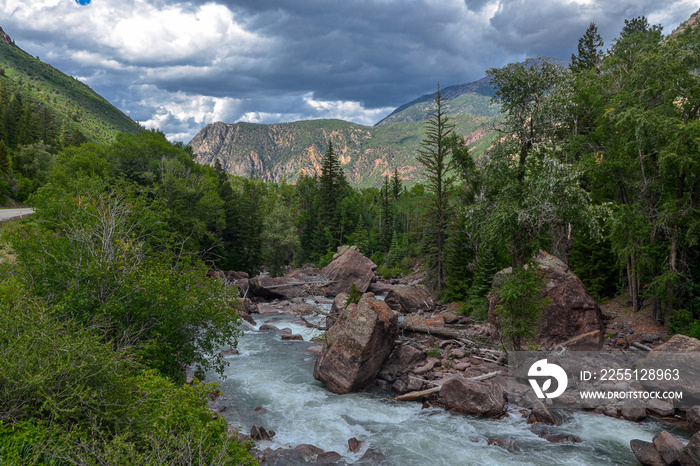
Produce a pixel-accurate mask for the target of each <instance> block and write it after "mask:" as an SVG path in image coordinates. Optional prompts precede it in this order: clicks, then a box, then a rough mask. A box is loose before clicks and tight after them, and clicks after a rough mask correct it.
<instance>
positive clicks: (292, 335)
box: [282, 333, 304, 341]
mask: <svg viewBox="0 0 700 466" xmlns="http://www.w3.org/2000/svg"><path fill="white" fill-rule="evenodd" d="M282 340H283V341H303V340H304V337H302V336H301V335H299V334H298V333H290V334H282Z"/></svg>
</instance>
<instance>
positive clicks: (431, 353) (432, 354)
mask: <svg viewBox="0 0 700 466" xmlns="http://www.w3.org/2000/svg"><path fill="white" fill-rule="evenodd" d="M428 357H429V358H442V352H441V351H440V346H438V344H437V343H435V344H434V345H433V346H431V347H430V349H429V350H428Z"/></svg>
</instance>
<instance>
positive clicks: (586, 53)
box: [570, 23, 603, 71]
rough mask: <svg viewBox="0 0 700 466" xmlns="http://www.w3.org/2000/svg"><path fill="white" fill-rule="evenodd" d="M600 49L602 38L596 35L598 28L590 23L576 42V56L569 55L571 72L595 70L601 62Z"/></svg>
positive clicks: (601, 52)
mask: <svg viewBox="0 0 700 466" xmlns="http://www.w3.org/2000/svg"><path fill="white" fill-rule="evenodd" d="M602 48H603V38H602V37H600V34H598V26H596V25H595V23H591V24H589V25H588V29H586V32H585V33H584V34H583V37H581V38H580V39H579V40H578V54H573V53H572V54H571V66H570V68H571V70H572V71H583V70H593V69H596V70H597V69H598V68H599V67H600V65H601V63H602V60H603V51H602Z"/></svg>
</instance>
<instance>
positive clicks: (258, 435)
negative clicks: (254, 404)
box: [250, 424, 272, 441]
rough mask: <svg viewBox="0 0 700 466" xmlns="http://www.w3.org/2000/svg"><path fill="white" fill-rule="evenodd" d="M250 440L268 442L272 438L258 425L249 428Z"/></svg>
mask: <svg viewBox="0 0 700 466" xmlns="http://www.w3.org/2000/svg"><path fill="white" fill-rule="evenodd" d="M250 438H252V439H253V440H268V441H269V440H270V439H271V438H272V436H271V435H270V433H269V432H268V431H267V430H265V428H264V427H263V426H261V425H258V424H253V427H251V428H250Z"/></svg>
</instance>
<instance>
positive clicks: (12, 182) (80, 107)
mask: <svg viewBox="0 0 700 466" xmlns="http://www.w3.org/2000/svg"><path fill="white" fill-rule="evenodd" d="M140 131H142V128H141V127H140V126H139V125H138V124H137V123H136V122H134V121H133V120H132V119H131V118H129V117H128V116H126V115H125V114H124V113H122V112H121V111H119V110H118V109H117V108H115V107H114V106H113V105H112V104H110V103H109V102H107V101H106V100H105V99H103V98H102V97H101V96H99V95H98V94H96V93H95V92H94V91H93V90H92V89H90V88H89V87H88V86H86V85H85V84H83V83H81V82H80V81H78V80H77V79H75V78H73V77H70V76H67V75H65V74H64V73H61V72H60V71H58V70H57V69H55V68H53V67H52V66H50V65H47V64H46V63H43V62H42V61H40V60H39V59H38V58H34V57H32V56H30V55H29V54H27V53H26V52H24V51H23V50H22V49H20V48H19V47H18V46H17V45H15V43H14V41H13V40H12V39H11V38H10V36H8V35H7V34H5V32H4V31H2V29H0V205H4V204H5V203H8V202H11V201H12V200H14V201H19V202H22V201H24V200H26V198H27V196H28V195H29V193H31V192H32V191H34V190H35V189H36V188H37V187H38V186H40V185H41V184H43V183H44V181H45V177H46V174H47V173H48V170H49V168H50V165H51V164H52V163H53V158H54V157H55V156H56V154H57V153H58V152H59V151H60V150H61V149H62V148H64V147H69V146H77V145H80V144H81V143H83V142H85V141H93V142H99V143H107V142H110V141H113V140H114V138H115V137H116V135H117V134H119V133H121V132H129V133H137V132H140Z"/></svg>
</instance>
